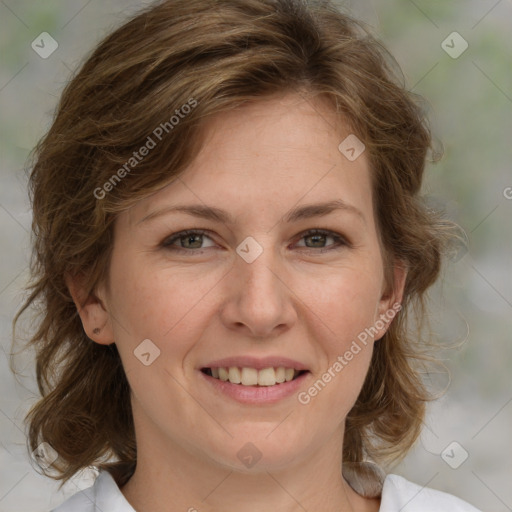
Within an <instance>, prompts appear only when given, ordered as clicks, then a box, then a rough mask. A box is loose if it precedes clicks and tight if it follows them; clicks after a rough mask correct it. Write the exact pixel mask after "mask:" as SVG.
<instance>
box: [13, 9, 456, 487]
mask: <svg viewBox="0 0 512 512" xmlns="http://www.w3.org/2000/svg"><path fill="white" fill-rule="evenodd" d="M397 69H398V65H397V64H396V62H395V61H394V59H393V58H392V57H391V56H390V55H389V53H388V52H387V51H386V50H385V48H384V47H383V46H382V45H381V44H380V43H379V42H378V40H377V39H376V38H375V37H373V36H372V35H371V33H370V31H369V30H368V29H367V28H365V26H364V25H363V24H362V23H361V22H358V21H356V20H354V19H352V18H351V17H350V16H348V15H346V14H344V13H342V12H340V11H339V10H338V8H336V7H335V6H334V5H333V4H331V3H329V2H320V1H318V2H315V1H311V2H304V1H298V0H297V1H293V0H216V1H215V2H213V1H211V2H209V1H206V0H167V1H162V2H159V3H157V4H153V5H152V6H150V7H149V8H147V9H145V10H143V11H140V12H139V13H138V14H137V15H136V16H135V17H133V18H132V19H131V20H130V21H128V22H127V23H125V24H124V25H122V26H121V27H120V28H118V29H117V30H115V31H114V32H113V33H112V34H110V35H108V36H107V37H106V38H105V39H104V40H103V41H102V42H101V43H100V44H99V45H98V46H97V47H96V48H95V49H94V51H93V52H92V54H91V55H90V56H88V58H87V59H86V60H85V62H84V63H83V65H82V66H81V68H80V69H79V71H78V72H77V73H76V74H75V76H74V77H73V78H72V79H71V80H70V82H69V83H68V84H67V86H66V87H65V89H64V91H63V93H62V96H61V99H60V103H59V105H58V107H57V110H56V113H55V117H54V120H53V124H52V126H51V128H50V129H49V131H48V132H47V134H46V135H45V136H44V137H43V138H42V139H41V140H40V141H39V143H38V145H37V146H36V147H35V148H34V151H33V154H32V158H33V161H32V164H33V165H32V170H31V175H30V181H29V189H30V199H31V201H32V205H33V225H32V230H33V233H32V237H33V254H32V259H31V274H32V280H31V282H30V283H29V285H28V286H27V292H28V293H27V298H26V300H25V302H24V303H23V305H22V307H21V309H20V310H19V311H18V312H17V314H16V317H15V318H14V321H13V332H14V339H16V334H15V332H16V323H17V322H18V320H19V317H20V315H21V314H22V313H23V312H24V311H25V310H27V308H29V306H35V305H36V304H37V305H38V306H39V307H38V313H39V315H38V316H37V317H36V318H37V329H36V330H35V332H33V333H31V337H30V339H29V340H28V341H27V344H26V348H32V349H34V350H35V356H36V375H37V384H38V388H39V391H40V393H41V395H42V397H41V398H40V399H39V400H38V401H37V402H36V403H35V405H33V407H32V408H31V410H30V411H29V412H28V414H27V416H26V418H25V421H26V422H27V423H28V426H29V432H28V444H29V449H30V450H31V451H32V450H34V449H36V448H37V446H38V445H39V443H41V442H43V441H45V442H47V443H48V444H50V445H51V446H52V447H53V448H54V449H55V450H56V451H57V453H58V456H59V457H58V459H57V460H56V461H55V462H54V463H53V468H54V469H55V470H56V471H57V475H56V476H52V478H56V479H58V480H63V482H62V483H64V482H66V481H67V480H68V479H69V478H70V477H72V476H73V475H74V474H75V473H77V472H78V471H79V470H81V469H84V468H87V467H90V466H95V467H97V468H98V469H105V470H106V471H108V472H110V473H111V474H112V476H113V477H114V478H115V480H116V482H117V483H118V485H119V486H122V485H124V483H126V482H127V480H128V479H129V478H130V476H131V475H132V474H133V471H134V469H135V466H136V461H137V447H136V442H135V434H134V426H133V417H132V411H131V404H130V388H129V385H128V382H127V379H126V376H125V373H124V371H123V367H122V364H121V360H120V357H119V354H118V351H117V348H116V346H115V344H112V345H109V346H104V345H100V344H97V343H95V342H93V341H92V340H91V339H90V338H88V337H87V335H86V334H85V332H84V329H83V327H82V324H81V321H80V317H79V315H78V313H77V308H76V306H75V304H74V302H73V300H72V297H71V295H70V292H69V290H68V288H67V286H66V283H65V275H66V274H69V275H80V276H81V279H82V283H83V285H84V287H86V291H87V293H94V290H95V288H96V286H97V285H98V284H99V283H100V282H101V281H102V280H104V279H106V278H107V276H108V271H109V263H110V255H111V249H112V244H113V225H114V221H115V219H116V216H117V215H118V214H119V212H121V211H123V210H125V209H126V208H129V207H130V206H131V205H133V204H135V203H136V202H137V201H139V200H140V199H142V198H145V197H148V196H149V195H151V194H153V193H154V192H156V191H158V190H160V189H162V188H163V187H164V186H166V185H167V184H169V183H170V182H171V181H172V180H174V179H175V178H176V177H177V176H179V174H180V173H181V172H183V171H184V170H185V169H186V168H187V166H188V165H189V164H190V163H191V162H192V161H193V158H194V156H195V155H196V154H197V153H198V151H199V149H200V147H201V145H202V144H203V143H204V134H205V130H203V127H204V126H205V123H206V121H207V120H208V119H210V118H211V117H212V116H213V115H217V114H222V112H226V111H228V110H231V109H234V108H237V107H239V106H241V105H243V104H244V103H246V102H249V101H257V100H258V99H261V98H264V97H267V96H269V95H272V94H276V93H286V92H292V93H293V92H295V93H298V94H303V95H310V97H314V96H321V97H322V98H325V99H326V100H327V101H328V102H329V105H330V106H331V107H332V110H333V112H335V113H336V114H337V115H338V116H339V117H340V119H342V120H343V121H344V122H345V124H346V125H347V126H349V127H350V129H351V131H352V132H353V133H355V134H356V135H357V137H359V139H361V140H362V141H363V142H364V144H365V145H366V156H367V158H368V161H369V165H370V169H371V175H372V187H373V201H374V211H375V212H376V213H375V215H376V222H377V226H378V230H379V236H380V238H381V244H382V247H383V254H384V260H385V269H386V279H387V282H388V284H389V285H391V286H392V285H393V276H392V273H391V271H392V267H393V264H394V263H395V262H397V261H401V262H403V263H404V264H406V265H407V267H408V275H407V280H406V284H405V292H404V296H403V301H402V304H403V309H402V310H401V311H400V312H399V313H398V314H397V316H396V317H395V318H394V320H393V322H392V324H391V326H390V328H389V330H388V331H387V333H386V334H385V335H384V337H383V338H382V339H381V340H380V341H379V342H378V343H376V344H375V349H374V353H373V357H372V361H371V366H370V371H369V372H368V375H367V378H366V380H365V382H364V385H363V388H362V391H361V393H360V395H359V397H358V399H357V402H356V404H355V405H354V407H353V409H352V410H351V411H350V413H349V415H348V417H347V419H346V428H345V437H344V446H343V461H344V464H345V463H347V465H350V464H352V465H355V466H356V467H357V463H360V462H362V461H365V460H367V459H371V460H374V461H376V462H378V463H379V464H387V463H389V462H390V461H395V460H399V459H400V458H401V457H402V456H404V455H405V453H406V452H407V451H408V449H409V448H410V447H411V446H412V444H413V443H414V441H415V440H416V439H417V437H418V435H419V432H420V429H421V423H422V420H423V417H424V409H425V402H426V401H427V400H429V399H431V396H430V394H429V392H428V391H427V388H426V386H425V384H424V383H423V381H422V379H421V377H420V372H419V371H418V368H419V366H418V364H419V363H421V361H422V358H424V356H423V355H422V352H421V346H424V345H421V343H420V342H421V339H420V338H421V333H420V327H419V326H420V325H421V324H422V321H423V320H425V318H426V308H425V292H426V290H427V289H428V288H429V287H430V286H431V285H432V284H433V283H434V282H435V281H436V279H437V278H438V276H439V274H440V269H441V262H442V253H443V249H444V248H445V247H446V244H447V241H448V227H447V222H445V221H443V219H442V216H441V215H440V214H438V213H436V212H433V211H432V210H430V209H429V208H428V207H427V206H426V205H425V202H424V201H423V199H422V197H421V195H420V188H421V184H422V178H423V173H424V168H425V163H426V160H427V156H428V151H429V148H431V139H432V138H431V134H430V130H429V128H428V125H427V123H426V121H425V119H424V115H423V110H422V108H421V105H420V102H419V101H418V98H417V97H416V96H414V95H412V94H411V93H410V92H408V91H407V90H406V88H405V86H404V84H403V77H402V76H401V74H400V73H399V71H397ZM191 101H193V102H195V106H194V108H193V109H190V112H189V113H187V115H184V116H180V119H179V122H178V123H176V125H175V126H174V123H173V127H172V128H170V127H169V126H170V125H169V119H170V118H171V116H173V115H174V114H176V115H178V111H180V109H181V108H182V106H183V105H186V104H189V105H190V104H191ZM184 110H185V109H184ZM166 122H167V125H165V126H167V131H168V133H165V134H164V136H162V139H161V141H159V143H158V148H157V149H155V150H153V151H151V152H149V154H148V155H147V156H145V158H144V159H142V160H141V161H137V162H136V164H135V162H133V161H132V167H131V168H129V169H130V170H129V171H126V172H125V173H123V172H122V171H121V172H120V169H121V168H122V166H123V165H125V164H126V162H127V161H129V160H130V158H132V157H133V152H134V151H138V150H139V148H140V147H141V146H142V145H143V144H144V143H145V141H146V140H147V137H148V136H151V134H154V131H155V129H156V128H157V127H158V126H161V125H162V123H164V124H165V123H166ZM153 138H154V137H153ZM340 142H341V140H340ZM124 169H125V170H126V169H127V168H126V167H124ZM116 173H117V176H120V174H122V175H123V176H122V179H119V180H117V179H115V180H114V178H113V176H114V175H115V174H116ZM113 180H114V181H115V182H113ZM106 183H110V184H111V186H110V185H105V184H106ZM411 322H412V323H411ZM411 325H413V326H414V328H413V329H411V328H410V326H411ZM424 341H425V340H423V342H424ZM61 485H62V484H61Z"/></svg>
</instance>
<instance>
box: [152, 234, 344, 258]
mask: <svg viewBox="0 0 512 512" xmlns="http://www.w3.org/2000/svg"><path fill="white" fill-rule="evenodd" d="M210 234H211V231H210V230H208V229H202V228H197V229H195V228H194V229H184V230H183V231H178V232H176V233H173V234H172V235H170V236H168V237H166V238H165V239H164V240H163V241H162V243H161V244H160V246H162V247H163V248H164V249H168V250H172V251H174V252H181V253H202V252H203V251H205V250H206V249H211V248H212V247H206V248H203V249H201V248H199V249H185V248H183V247H178V246H173V245H172V244H173V243H174V242H176V241H177V240H179V239H180V238H183V237H185V236H187V235H202V236H206V237H207V238H209V239H210V240H212V242H215V240H214V239H213V237H212V236H210ZM314 235H324V236H326V237H331V238H333V240H334V241H335V243H334V244H332V245H330V246H327V247H305V246H301V249H304V250H307V251H312V252H324V253H325V252H327V251H331V250H336V249H341V248H342V247H349V248H352V247H353V244H352V243H351V242H350V240H349V239H348V238H347V237H346V236H345V235H343V234H341V233H338V232H336V231H332V230H329V229H324V228H310V229H306V230H305V231H302V232H301V233H299V234H298V235H296V237H295V242H294V244H295V243H297V242H298V241H299V240H301V239H303V238H306V237H308V236H314Z"/></svg>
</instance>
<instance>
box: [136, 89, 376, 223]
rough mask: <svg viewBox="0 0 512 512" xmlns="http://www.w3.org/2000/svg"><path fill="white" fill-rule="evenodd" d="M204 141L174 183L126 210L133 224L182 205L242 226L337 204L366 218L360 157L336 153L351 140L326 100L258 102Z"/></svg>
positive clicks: (213, 126) (365, 172)
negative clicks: (257, 218)
mask: <svg viewBox="0 0 512 512" xmlns="http://www.w3.org/2000/svg"><path fill="white" fill-rule="evenodd" d="M205 134H206V138H205V143H204V146H203V148H202V149H201V151H200V153H199V154H198V155H197V157H196V158H195V160H194V161H193V162H192V164H191V165H190V166H189V167H188V168H187V169H186V170H185V171H184V172H183V173H182V174H181V175H180V176H179V178H178V179H176V180H174V181H173V182H172V183H171V184H170V185H168V186H167V187H165V188H163V189H162V190H160V191H159V192H157V193H156V194H154V195H153V196H151V197H150V198H147V199H145V200H142V201H140V202H139V203H138V204H136V205H135V206H134V207H133V208H132V209H131V210H132V211H131V214H130V217H131V220H132V222H133V223H134V222H136V221H138V220H140V219H141V218H143V217H144V216H146V215H148V214H149V213H150V212H151V211H152V210H154V209H155V208H158V207H165V206H168V205H169V204H171V203H183V202H193V203H195V204H197V203H204V204H208V205H212V204H215V205H218V206H219V207H221V208H223V209H227V210H230V211H232V212H233V215H235V216H238V217H239V218H242V217H243V216H244V215H254V214H255V213H257V214H259V215H263V213H264V212H268V213H274V214H276V215H282V213H283V211H288V210H290V209H291V208H292V207H293V206H295V205H297V204H299V203H300V204H301V203H312V202H320V201H330V200H335V199H342V200H344V201H345V202H347V203H350V204H353V205H354V206H355V207H357V208H358V209H360V210H361V211H362V212H363V214H364V215H365V216H370V217H371V216H372V204H371V203H372V201H371V197H372V193H371V180H370V173H369V169H368V163H367V160H366V155H365V154H364V152H363V153H362V154H361V155H360V156H359V157H358V158H357V159H355V160H354V161H351V160H349V159H348V158H347V157H346V156H345V155H344V154H343V153H342V152H340V150H339V148H338V147H339V145H340V143H342V141H344V140H345V139H346V138H347V137H348V136H350V135H351V133H350V130H349V128H348V127H347V126H346V125H344V123H343V122H342V121H340V119H339V117H336V116H335V115H334V112H333V110H332V107H330V106H329V105H328V104H327V103H326V102H325V101H324V100H319V99H311V98H309V99H306V98H304V97H302V96H299V95H295V94H288V95H281V96H276V97H272V98H270V99H265V100H260V101H257V102H254V103H250V104H247V105H245V106H243V107H240V108H237V109H235V110H232V111H230V112H225V113H222V114H219V115H218V116H216V117H215V118H213V119H211V120H210V121H209V122H208V123H207V124H206V125H205ZM349 140H350V139H349Z"/></svg>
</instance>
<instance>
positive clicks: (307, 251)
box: [82, 95, 404, 471]
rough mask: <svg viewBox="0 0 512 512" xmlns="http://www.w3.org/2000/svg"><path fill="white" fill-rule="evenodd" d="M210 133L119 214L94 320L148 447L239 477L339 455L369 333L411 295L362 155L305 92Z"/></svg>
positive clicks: (231, 117) (227, 120) (234, 116)
mask: <svg viewBox="0 0 512 512" xmlns="http://www.w3.org/2000/svg"><path fill="white" fill-rule="evenodd" d="M208 133H209V139H208V140H207V142H206V144H205V146H204V148H203V150H202V151H201V152H200V154H199V155H198V156H197V159H196V160H195V161H194V163H193V164H192V165H191V166H190V167H189V168H188V169H187V170H186V172H185V173H184V174H182V175H181V176H180V177H179V178H177V179H176V180H175V181H173V182H172V183H171V184H170V185H168V186H167V187H166V188H164V189H162V190H161V191H159V192H158V193H156V194H154V195H153V196H152V197H150V198H148V199H144V200H142V201H140V202H139V203H138V204H136V205H135V206H134V207H132V208H131V209H130V210H128V211H126V212H124V213H123V214H122V215H120V217H119V218H118V219H117V221H116V225H115V241H114V248H113V254H112V260H111V268H110V278H109V287H108V288H106V287H105V288H101V289H100V290H99V291H98V297H100V298H101V301H102V303H103V306H104V308H105V310H106V311H105V310H103V309H102V307H101V306H100V305H99V304H100V303H98V304H97V305H96V307H97V308H99V309H96V313H95V314H94V315H89V317H87V315H83V316H82V319H84V316H85V317H87V318H85V321H84V326H85V327H86V330H87V332H88V334H89V335H90V336H91V337H92V338H93V339H95V340H96V341H98V342H99V343H111V342H113V341H114V342H115V343H116V345H117V347H118V350H119V353H120V355H121V358H122V362H123V366H124V369H125V372H126V375H127V378H128V381H129V383H130V387H131V389H132V406H133V414H134V419H135V425H136V433H137V442H138V444H139V447H141V446H144V447H145V449H147V450H150V451H152V453H154V454H163V453H165V452H166V451H167V452H169V453H170V451H169V450H174V451H176V450H178V449H179V450H182V453H188V454H189V455H190V456H193V457H197V458H199V459H201V460H202V461H205V462H206V461H209V462H210V463H213V464H216V465H221V466H223V467H227V468H231V469H233V468H236V469H238V470H241V471H244V470H250V469H251V467H252V466H253V465H254V467H255V468H257V469H261V468H263V469H276V468H278V467H286V466H287V465H291V464H295V463H300V462H301V461H304V460H306V459H307V457H311V456H313V454H315V453H319V452H321V451H322V450H324V449H325V446H327V445H328V444H330V448H329V449H330V450H331V451H332V447H333V446H335V447H337V448H336V449H338V448H339V452H340V453H341V440H342V436H343V426H344V420H345V417H346V415H347V413H348V412H349V411H350V409H351V407H352V406H353V404H354V402H355V400H356V398H357V396H358V393H359V391H360V389H361V386H362V384H363V381H364V378H365V376H366V373H367V370H368V367H369V363H370V358H371V354H372V349H373V341H374V340H373V339H372V338H371V337H370V336H368V333H369V332H370V333H373V334H374V335H375V338H376V339H379V338H380V337H382V335H383V334H384V332H385V327H384V328H382V325H383V321H382V318H384V316H386V314H387V313H388V314H387V316H386V318H392V317H393V316H394V310H392V306H393V304H395V303H396V301H397V300H400V297H399V296H397V295H396V294H395V295H394V296H393V295H391V294H388V293H387V288H386V286H385V283H384V273H383V261H382V254H381V250H380V247H379V242H378V236H377V231H376V224H375V219H374V212H373V209H372V191H371V185H370V173H369V168H368V163H367V159H366V155H365V153H364V152H363V153H362V154H361V155H360V156H359V157H358V158H356V159H355V160H354V159H353V157H354V156H357V152H358V150H360V147H355V146H353V144H352V145H350V144H349V143H350V142H352V143H353V141H354V139H348V142H347V143H346V144H348V145H349V147H348V148H344V153H343V152H342V151H341V150H339V149H338V146H339V145H340V143H341V142H342V141H343V140H344V139H345V138H346V137H347V136H349V135H350V132H349V131H346V130H345V131H344V130H343V127H340V126H339V125H337V124H336V121H335V118H334V116H333V114H332V113H330V112H329V110H328V109H327V107H326V106H325V104H323V103H321V102H318V101H306V100H304V99H303V98H301V97H300V96H297V95H285V96H280V97H273V98H271V99H268V100H265V101H259V102H256V103H254V104H252V105H250V106H245V107H243V108H241V109H239V110H237V111H233V112H231V113H227V114H222V115H221V116H219V117H218V118H216V119H215V120H213V122H212V123H211V125H210V129H209V132H208ZM184 143H186V141H184ZM343 147H344V146H343ZM350 147H354V148H355V151H351V149H350ZM342 149H343V148H342ZM153 151H158V147H157V148H155V149H153ZM347 156H348V157H350V158H347ZM334 202H338V207H337V208H333V207H332V206H333V203H334ZM326 203H329V204H330V206H328V207H325V206H321V205H323V204H326ZM313 205H315V206H313ZM180 209H181V211H180ZM312 229H319V230H321V231H322V232H321V233H317V234H315V233H309V234H308V231H309V230H312ZM184 230H194V231H195V230H200V231H201V232H200V233H192V234H190V233H189V234H188V235H183V234H182V235H181V236H177V235H178V234H179V233H180V232H182V231H184ZM397 272H398V273H397V274H396V275H397V277H398V282H399V283H401V285H403V277H404V276H402V275H401V274H400V273H399V271H397ZM92 307H94V306H92ZM390 311H392V313H391V314H390V313H389V312H390ZM102 315H104V316H102ZM383 315H384V316H383ZM93 317H94V320H92V318H93ZM102 320H103V323H101V324H100V325H97V323H96V324H94V322H101V321H102ZM87 322H88V323H89V324H87ZM103 326H104V327H103ZM94 327H102V331H101V334H100V335H97V336H96V335H94V334H92V329H93V328H94ZM370 328H373V330H370ZM365 329H366V331H365ZM364 333H366V336H365V334H364ZM362 340H364V341H362ZM336 363H338V364H336ZM230 367H231V370H230V369H229V368H230ZM279 367H284V368H285V369H287V370H285V371H284V372H283V370H279V369H277V368H279ZM220 368H225V369H226V370H222V369H220ZM236 368H238V369H239V370H237V369H236ZM241 368H243V370H240V369H241ZM268 368H275V369H274V370H272V369H268ZM262 369H266V370H265V371H263V372H260V371H257V370H262ZM276 369H277V370H276ZM292 370H295V372H292ZM298 370H301V371H302V372H301V373H300V374H299V375H298V377H297V378H296V379H295V380H292V381H289V382H288V381H286V380H285V382H280V383H276V380H277V381H282V379H283V378H285V379H286V377H288V378H290V375H291V374H293V375H296V374H297V373H298ZM304 370H305V371H304ZM224 372H226V373H228V374H229V379H230V380H229V381H225V380H222V379H225V378H226V374H225V373H224ZM216 375H219V378H216V377H215V376H216ZM329 377H330V378H329ZM240 378H241V379H242V383H236V381H237V380H239V379H240ZM257 379H260V381H259V382H260V383H261V384H262V385H257V386H255V385H254V384H255V382H256V381H257ZM231 380H233V382H231ZM315 383H316V386H315ZM245 384H249V385H245ZM272 384H273V385H272ZM315 390H316V391H315ZM333 443H334V444H333Z"/></svg>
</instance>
